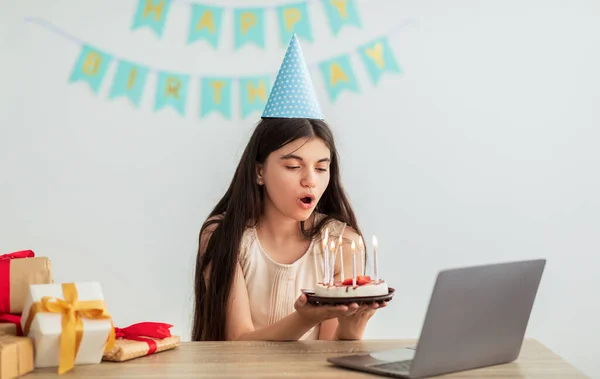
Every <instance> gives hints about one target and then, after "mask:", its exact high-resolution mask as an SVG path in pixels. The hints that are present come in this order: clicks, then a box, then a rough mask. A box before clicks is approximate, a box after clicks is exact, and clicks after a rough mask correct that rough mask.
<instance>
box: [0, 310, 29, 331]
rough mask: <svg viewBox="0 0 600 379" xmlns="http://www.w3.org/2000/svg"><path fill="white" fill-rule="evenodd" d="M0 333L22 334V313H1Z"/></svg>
mask: <svg viewBox="0 0 600 379" xmlns="http://www.w3.org/2000/svg"><path fill="white" fill-rule="evenodd" d="M0 334H10V335H13V336H22V335H23V332H22V331H21V315H12V314H7V313H0Z"/></svg>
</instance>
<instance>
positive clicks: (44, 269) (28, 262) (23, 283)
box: [0, 250, 52, 314]
mask: <svg viewBox="0 0 600 379" xmlns="http://www.w3.org/2000/svg"><path fill="white" fill-rule="evenodd" d="M50 283H52V266H51V264H50V260H49V259H48V258H46V257H36V256H35V253H34V252H33V251H31V250H23V251H17V252H14V253H10V254H4V255H0V314H4V313H12V314H21V312H23V306H24V302H25V297H27V291H28V290H29V285H30V284H50Z"/></svg>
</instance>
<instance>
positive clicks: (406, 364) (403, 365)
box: [371, 359, 412, 372]
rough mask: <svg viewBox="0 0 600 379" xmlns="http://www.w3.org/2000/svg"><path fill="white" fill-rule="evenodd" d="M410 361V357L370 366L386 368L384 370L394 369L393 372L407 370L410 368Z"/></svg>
mask: <svg viewBox="0 0 600 379" xmlns="http://www.w3.org/2000/svg"><path fill="white" fill-rule="evenodd" d="M411 362H412V359H409V360H406V361H397V362H390V363H380V364H377V365H373V366H371V367H374V368H378V369H381V370H386V371H395V372H403V371H409V370H410V364H411Z"/></svg>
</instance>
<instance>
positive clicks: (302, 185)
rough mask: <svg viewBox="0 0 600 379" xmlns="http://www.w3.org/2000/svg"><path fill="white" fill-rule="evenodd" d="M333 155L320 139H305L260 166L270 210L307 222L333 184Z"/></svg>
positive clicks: (267, 204) (291, 144)
mask: <svg viewBox="0 0 600 379" xmlns="http://www.w3.org/2000/svg"><path fill="white" fill-rule="evenodd" d="M330 162H331V152H330V151H329V148H328V147H327V145H326V144H325V143H324V142H323V140H321V139H320V138H311V139H309V138H301V139H298V140H295V141H293V142H290V143H288V144H287V145H285V146H283V147H281V148H280V149H278V150H275V151H274V152H272V153H271V154H269V156H268V157H267V159H266V161H265V163H264V164H263V165H259V166H258V178H257V181H258V184H259V185H263V186H264V188H265V204H266V207H274V208H275V209H276V210H277V211H279V212H280V213H281V214H283V215H284V216H286V217H289V218H292V219H294V220H296V221H305V220H306V219H308V218H309V217H310V215H311V214H312V212H313V211H314V209H315V207H316V205H317V203H318V201H319V200H320V199H321V196H322V195H323V192H325V189H326V188H327V185H328V184H329V164H330Z"/></svg>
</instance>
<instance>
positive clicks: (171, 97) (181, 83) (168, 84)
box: [154, 71, 190, 116]
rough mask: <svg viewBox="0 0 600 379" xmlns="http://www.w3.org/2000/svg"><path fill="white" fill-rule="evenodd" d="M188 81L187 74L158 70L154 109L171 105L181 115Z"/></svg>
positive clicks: (183, 109)
mask: <svg viewBox="0 0 600 379" xmlns="http://www.w3.org/2000/svg"><path fill="white" fill-rule="evenodd" d="M189 81H190V76H189V75H183V74H175V73H170V72H165V71H161V72H159V73H158V83H157V87H156V98H155V105H154V110H155V111H157V110H159V109H161V108H164V107H172V108H173V109H175V110H176V111H177V112H179V114H181V115H182V116H183V115H184V114H185V103H186V98H187V93H188V84H189Z"/></svg>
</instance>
